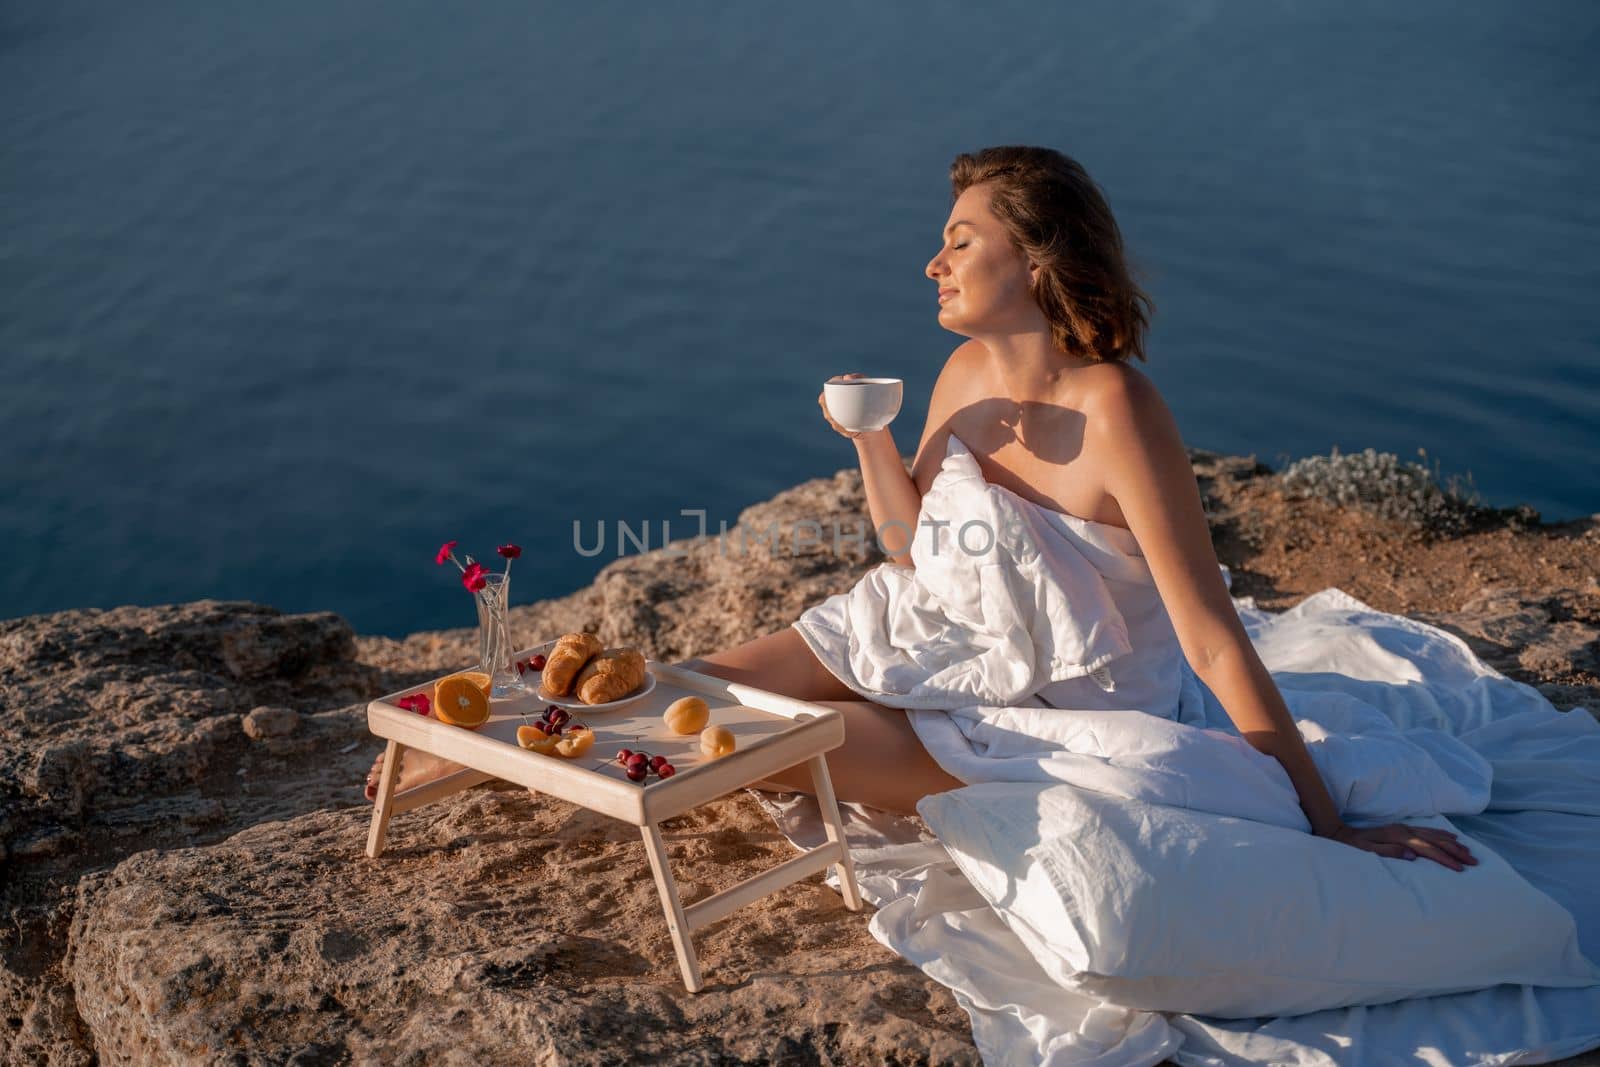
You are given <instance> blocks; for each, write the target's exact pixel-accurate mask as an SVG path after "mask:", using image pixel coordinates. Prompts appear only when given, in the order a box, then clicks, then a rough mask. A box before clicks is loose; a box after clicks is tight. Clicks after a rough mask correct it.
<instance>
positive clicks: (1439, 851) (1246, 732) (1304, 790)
mask: <svg viewBox="0 0 1600 1067" xmlns="http://www.w3.org/2000/svg"><path fill="white" fill-rule="evenodd" d="M1088 414H1089V432H1090V433H1091V434H1094V435H1095V437H1094V444H1095V446H1096V448H1097V451H1098V452H1099V454H1100V455H1102V456H1106V457H1109V458H1108V459H1107V460H1106V465H1105V469H1104V473H1105V483H1106V490H1107V491H1108V492H1109V493H1110V494H1111V495H1112V496H1113V497H1115V498H1116V501H1117V504H1118V506H1119V507H1120V508H1121V509H1122V513H1123V515H1124V516H1125V517H1126V518H1127V520H1128V526H1129V528H1130V529H1131V530H1132V532H1133V534H1134V536H1135V538H1136V539H1137V540H1138V542H1139V547H1140V550H1141V551H1143V553H1144V555H1145V559H1146V560H1147V561H1148V562H1149V564H1150V572H1151V575H1152V577H1153V578H1154V579H1155V583H1156V588H1157V591H1158V592H1159V593H1160V595H1161V601H1162V604H1163V605H1164V606H1165V607H1166V609H1167V613H1168V614H1169V615H1170V616H1171V617H1172V624H1173V628H1174V629H1175V630H1176V632H1177V635H1178V641H1179V643H1180V644H1181V645H1182V647H1183V654H1184V657H1185V658H1186V659H1187V660H1188V661H1189V665H1190V666H1191V667H1193V668H1194V672H1195V674H1196V675H1198V676H1199V678H1200V680H1201V681H1203V682H1204V683H1205V684H1206V686H1207V687H1208V688H1209V689H1210V690H1211V691H1212V693H1214V694H1215V695H1216V697H1217V699H1218V700H1219V701H1221V702H1222V706H1223V709H1224V710H1225V711H1227V713H1228V718H1230V719H1231V720H1233V724H1234V725H1235V726H1237V727H1238V728H1239V733H1240V735H1241V736H1242V737H1243V738H1244V739H1245V740H1246V741H1247V742H1248V743H1249V744H1250V745H1251V747H1253V748H1255V749H1256V750H1257V751H1258V752H1263V753H1266V754H1267V755H1269V756H1272V757H1273V758H1274V759H1276V760H1277V761H1278V762H1279V763H1281V764H1282V765H1283V769H1284V770H1285V771H1287V772H1288V775H1289V780H1290V781H1291V782H1292V783H1293V784H1294V789H1295V792H1296V794H1298V796H1299V801H1300V808H1301V810H1302V811H1304V812H1305V814H1306V818H1307V820H1308V821H1309V822H1310V823H1311V829H1312V832H1313V833H1315V834H1317V835H1319V836H1322V837H1331V838H1335V839H1337V840H1339V841H1343V842H1344V843H1346V844H1350V845H1354V846H1355V847H1358V848H1363V849H1365V850H1367V851H1371V852H1377V853H1379V854H1380V855H1385V856H1391V857H1400V858H1408V859H1414V858H1416V856H1417V855H1419V854H1420V855H1425V856H1427V857H1428V858H1430V859H1433V860H1436V861H1437V862H1439V863H1442V864H1444V865H1445V866H1448V867H1451V868H1453V869H1455V870H1460V869H1461V865H1462V864H1463V863H1469V864H1470V863H1474V862H1476V861H1475V860H1474V859H1473V858H1472V855H1471V853H1470V852H1469V851H1468V850H1467V849H1466V848H1465V847H1464V846H1462V845H1460V844H1459V843H1458V842H1457V841H1456V840H1455V835H1453V834H1450V833H1449V832H1447V831H1443V830H1435V829H1432V828H1428V827H1408V826H1404V825H1401V824H1394V825H1391V826H1387V827H1368V828H1363V829H1359V830H1358V829H1352V828H1351V827H1349V826H1348V825H1346V823H1345V822H1344V820H1343V819H1342V818H1341V817H1340V813H1339V808H1338V806H1337V805H1336V804H1335V803H1334V801H1333V797H1332V796H1330V795H1329V793H1328V788H1327V786H1326V784H1324V782H1323V781H1322V775H1321V773H1320V772H1319V771H1318V770H1317V766H1316V764H1315V763H1313V762H1312V760H1311V754H1310V753H1309V752H1308V751H1307V750H1306V746H1305V741H1304V739H1303V738H1302V737H1301V736H1300V731H1299V730H1298V729H1296V727H1295V724H1294V720H1293V718H1292V716H1291V715H1290V714H1289V709H1288V706H1287V705H1286V704H1285V703H1284V700H1283V695H1282V694H1281V693H1279V692H1278V687H1277V686H1276V685H1275V684H1274V683H1273V680H1272V675H1271V674H1270V673H1269V672H1268V671H1267V668H1266V665H1265V664H1263V663H1262V662H1261V657H1260V656H1259V655H1257V653H1256V650H1255V646H1254V645H1253V644H1251V642H1250V635H1249V634H1248V633H1246V632H1245V629H1244V624H1243V623H1242V622H1241V621H1240V619H1239V613H1238V612H1237V611H1236V610H1234V607H1233V601H1232V599H1231V597H1230V596H1229V594H1228V588H1227V586H1226V585H1225V584H1224V583H1223V581H1222V575H1221V572H1220V570H1219V568H1218V566H1217V556H1216V552H1215V550H1214V549H1213V548H1212V546H1211V531H1210V528H1209V527H1208V526H1207V524H1206V517H1205V510H1204V508H1203V506H1202V505H1201V502H1200V491H1199V487H1198V486H1197V485H1196V483H1195V478H1194V471H1193V468H1191V467H1190V465H1189V457H1188V453H1187V451H1186V450H1185V449H1184V447H1183V441H1182V439H1181V438H1180V436H1179V434H1178V427H1177V423H1176V422H1175V421H1174V420H1173V418H1172V413H1171V412H1170V411H1168V410H1167V406H1166V404H1165V402H1164V401H1162V399H1161V397H1160V395H1159V394H1158V393H1157V392H1156V390H1155V387H1154V385H1152V384H1151V383H1150V382H1149V380H1148V379H1146V378H1144V376H1143V375H1141V374H1139V373H1138V372H1137V371H1134V370H1132V369H1131V368H1128V369H1127V371H1126V372H1125V373H1121V374H1119V375H1118V376H1117V377H1116V378H1115V379H1114V380H1113V381H1112V384H1110V385H1109V386H1108V387H1107V388H1106V389H1105V390H1103V391H1102V392H1101V393H1099V394H1098V395H1097V396H1096V397H1095V401H1094V404H1093V409H1092V410H1091V411H1089V413H1088Z"/></svg>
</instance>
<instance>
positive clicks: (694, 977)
mask: <svg viewBox="0 0 1600 1067" xmlns="http://www.w3.org/2000/svg"><path fill="white" fill-rule="evenodd" d="M639 833H640V834H642V835H643V836H644V851H645V854H646V855H647V856H649V857H650V871H651V873H652V874H654V875H655V876H656V892H658V893H660V894H661V910H662V911H663V912H665V913H666V916H667V930H668V931H669V932H670V933H671V934H672V947H673V948H674V949H676V950H677V953H678V970H679V971H681V972H682V973H683V984H684V987H685V988H686V989H688V990H689V992H691V993H698V992H700V961H699V959H697V958H696V957H695V954H694V941H692V940H691V939H690V935H689V922H688V920H687V919H685V918H684V917H683V902H682V901H680V900H679V899H678V885H677V883H676V882H674V881H673V880H672V868H671V866H669V865H668V863H667V847H666V845H665V844H664V843H663V842H662V840H661V831H660V830H658V829H657V828H656V824H655V823H646V824H645V825H643V826H641V827H639Z"/></svg>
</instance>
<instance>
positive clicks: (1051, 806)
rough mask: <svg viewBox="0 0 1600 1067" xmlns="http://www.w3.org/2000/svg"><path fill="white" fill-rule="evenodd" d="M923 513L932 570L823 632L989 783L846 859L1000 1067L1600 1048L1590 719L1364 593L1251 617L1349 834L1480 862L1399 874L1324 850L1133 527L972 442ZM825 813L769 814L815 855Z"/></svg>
mask: <svg viewBox="0 0 1600 1067" xmlns="http://www.w3.org/2000/svg"><path fill="white" fill-rule="evenodd" d="M918 519H919V527H918V531H917V537H916V540H915V541H914V542H913V544H912V548H911V552H912V557H913V560H914V562H915V564H916V565H915V567H914V568H905V567H897V566H894V565H892V564H884V565H881V566H879V567H877V568H874V569H873V570H872V571H869V572H868V573H867V575H865V576H864V577H863V578H862V579H861V580H860V581H859V582H857V583H856V585H855V586H854V587H853V588H852V589H851V590H849V591H848V592H846V593H841V594H839V595H837V596H834V597H830V598H828V599H827V600H825V601H823V602H822V603H820V604H817V605H815V606H813V607H812V608H810V609H808V610H807V611H806V612H805V613H804V614H802V615H801V617H800V619H799V620H797V621H796V623H795V627H796V629H797V630H798V631H799V632H800V633H801V635H802V636H803V637H804V638H805V640H806V641H807V644H808V646H809V647H810V648H811V649H812V651H813V652H814V653H815V654H816V655H817V656H818V658H819V660H820V661H821V662H822V663H824V664H825V665H826V666H827V667H828V669H829V670H830V671H832V672H833V673H834V674H835V675H836V676H838V677H839V678H840V679H841V680H842V681H844V682H845V683H846V684H847V685H849V686H850V687H851V688H852V689H853V690H855V691H856V692H858V693H860V694H861V695H862V696H864V697H867V698H868V699H872V700H875V701H877V702H879V703H881V704H886V705H888V706H892V707H900V708H905V709H907V714H908V715H909V716H910V719H911V723H912V725H913V726H914V727H915V729H916V731H917V734H918V736H919V737H920V738H921V740H922V742H923V744H924V745H925V746H926V747H927V749H928V751H929V752H930V753H932V755H933V756H934V758H935V759H937V760H938V761H939V763H940V764H941V765H942V766H943V767H944V768H945V769H946V770H947V771H949V772H950V773H951V774H952V775H953V776H955V777H956V778H958V779H960V780H961V781H963V782H966V783H968V785H967V786H966V787H965V788H962V789H957V790H953V791H951V792H949V793H944V794H940V795H938V796H934V797H929V798H926V799H925V800H924V801H923V802H922V804H921V805H920V806H919V811H920V813H921V815H922V817H923V820H922V821H920V822H919V820H916V819H895V818H889V817H886V816H884V815H882V814H881V813H870V812H865V811H862V810H860V809H856V810H854V811H852V812H851V814H850V821H851V826H852V828H853V829H852V832H851V843H852V851H853V853H854V855H855V858H856V863H857V865H858V869H859V871H860V875H861V881H862V885H863V889H864V891H865V892H866V894H867V895H868V896H869V898H871V899H872V900H873V901H874V902H876V903H877V905H878V906H879V911H878V912H877V914H876V915H875V916H874V917H873V919H872V930H873V932H874V934H875V935H876V936H877V937H878V938H879V939H880V940H882V941H883V942H884V944H886V945H888V946H890V947H891V948H893V949H895V950H896V951H897V952H899V953H901V954H902V955H903V956H905V957H906V958H907V959H910V960H912V961H913V962H915V963H916V964H917V965H918V966H920V967H922V968H923V969H924V970H925V971H926V972H927V973H928V974H930V975H931V976H933V977H934V978H936V979H938V980H939V981H940V982H943V983H944V984H946V985H948V986H949V987H950V988H951V989H952V990H953V991H954V992H955V995H956V996H957V998H958V999H959V1000H960V1002H961V1003H962V1004H963V1006H965V1007H966V1009H967V1010H968V1012H969V1013H970V1014H971V1016H972V1024H973V1035H974V1037H975V1039H976V1041H977V1044H978V1047H979V1048H980V1049H981V1050H982V1052H983V1055H984V1058H985V1060H986V1061H987V1062H989V1063H991V1064H1052V1065H1068V1064H1072V1065H1081V1064H1147V1063H1157V1062H1159V1061H1161V1060H1162V1059H1164V1058H1167V1057H1171V1058H1173V1059H1175V1060H1177V1061H1178V1062H1179V1063H1182V1064H1186V1065H1200V1064H1207V1065H1209V1064H1243V1063H1274V1064H1308V1065H1309V1064H1351V1065H1355V1064H1391V1063H1392V1064H1423V1063H1426V1064H1484V1065H1488V1064H1496V1065H1498V1064H1509V1063H1538V1062H1544V1061H1546V1060H1549V1059H1553V1058H1560V1057H1562V1056H1567V1055H1572V1054H1574V1053H1576V1052H1578V1051H1581V1050H1583V1049H1586V1048H1589V1047H1592V1046H1596V1045H1600V971H1597V970H1596V968H1595V966H1594V963H1593V962H1592V961H1595V960H1600V892H1597V891H1596V890H1595V889H1594V888H1593V887H1595V886H1600V722H1596V720H1595V719H1594V718H1593V717H1592V716H1591V715H1590V714H1589V712H1588V711H1586V710H1576V711H1571V712H1566V713H1563V712H1560V711H1558V710H1556V709H1555V708H1553V707H1552V706H1551V705H1550V704H1549V702H1548V701H1546V700H1545V699H1544V697H1543V696H1542V695H1540V694H1539V692H1538V691H1536V690H1534V689H1532V688H1530V687H1528V686H1526V685H1522V684H1519V683H1516V682H1513V681H1510V680H1509V679H1507V678H1505V677H1503V676H1501V675H1499V674H1498V673H1496V672H1495V671H1493V670H1492V669H1490V668H1489V667H1488V666H1487V665H1485V664H1484V663H1482V662H1481V661H1480V660H1479V659H1478V658H1477V657H1475V656H1474V655H1472V653H1471V652H1470V650H1468V649H1467V647H1466V646H1465V645H1464V644H1463V643H1462V642H1461V641H1459V640H1458V639H1456V638H1455V637H1452V636H1451V635H1449V634H1446V633H1444V632H1443V631H1440V630H1437V629H1434V628H1431V627H1428V626H1425V625H1422V624H1420V623H1418V622H1415V621H1413V620H1409V619H1406V618H1403V617H1400V616H1396V615H1389V614H1385V613H1383V612H1379V611H1374V610H1373V609H1371V608H1369V607H1367V606H1366V605H1364V604H1361V603H1359V602H1357V601H1355V600H1354V599H1352V598H1351V597H1349V596H1347V595H1346V594H1344V593H1343V592H1341V591H1340V590H1337V589H1328V590H1324V591H1323V592H1321V593H1318V594H1317V595H1315V596H1312V597H1310V598H1308V599H1307V600H1305V601H1304V602H1302V603H1301V604H1300V605H1298V606H1297V607H1296V608H1294V609H1293V610H1292V611H1288V612H1285V613H1282V614H1278V615H1273V614H1269V613H1266V612H1263V611H1259V610H1257V609H1256V608H1255V606H1254V604H1253V603H1252V602H1250V601H1248V600H1238V601H1235V606H1236V608H1237V609H1238V611H1239V613H1240V617H1241V620H1242V621H1243V623H1244V625H1245V628H1246V630H1247V632H1248V633H1249V635H1250V639H1251V641H1252V643H1253V644H1254V646H1255V648H1256V650H1257V652H1258V653H1259V655H1260V656H1261V659H1262V662H1263V663H1264V664H1265V665H1266V667H1267V668H1268V670H1269V671H1270V672H1271V674H1272V678H1273V680H1274V682H1275V683H1276V685H1277V687H1278V689H1279V691H1280V692H1281V693H1282V695H1283V697H1284V700H1285V702H1286V704H1287V705H1288V707H1289V710H1290V712H1291V714H1292V716H1293V718H1294V720H1295V723H1296V726H1297V727H1298V728H1299V730H1300V732H1301V734H1302V736H1303V737H1304V738H1305V740H1306V742H1307V748H1308V750H1309V751H1310V753H1311V755H1312V758H1313V759H1314V760H1315V762H1316V765H1317V768H1318V770H1319V772H1320V773H1321V775H1322V777H1323V780H1324V781H1325V782H1326V783H1327V785H1328V788H1329V790H1330V791H1331V792H1332V794H1333V796H1334V799H1335V801H1336V802H1337V803H1338V805H1339V809H1340V811H1341V813H1342V815H1343V817H1344V818H1345V819H1346V820H1347V821H1349V822H1351V823H1354V824H1357V825H1361V824H1365V823H1381V822H1393V821H1400V820H1404V821H1410V822H1416V823H1421V824H1427V825H1434V826H1446V827H1450V828H1453V829H1454V830H1455V831H1456V832H1458V833H1459V834H1460V835H1461V838H1462V840H1463V841H1464V842H1466V843H1467V844H1468V847H1469V848H1471V849H1472V850H1473V852H1474V854H1475V855H1477V856H1478V857H1479V858H1480V860H1481V861H1482V862H1480V863H1479V864H1478V865H1477V866H1474V867H1469V868H1467V870H1465V871H1462V872H1455V871H1451V870H1449V869H1447V868H1445V867H1443V866H1440V865H1438V864H1436V863H1433V862H1432V861H1430V860H1426V859H1419V860H1415V861H1405V860H1396V859H1386V858H1383V857H1380V856H1377V855H1376V854H1373V853H1368V852H1364V851H1361V850H1359V849H1355V848H1352V847H1350V846H1348V845H1341V844H1338V843H1337V842H1332V841H1328V840H1325V839H1322V838H1317V837H1314V836H1313V835H1311V834H1310V833H1309V827H1308V825H1307V823H1306V821H1305V817H1304V814H1303V813H1302V812H1301V810H1300V807H1299V803H1298V798H1297V796H1296V793H1295V790H1294V788H1293V786H1292V785H1291V783H1290V781H1289V778H1288V775H1287V773H1286V772H1285V771H1284V770H1283V767H1282V766H1281V765H1280V764H1279V763H1278V762H1277V761H1276V760H1274V759H1272V758H1271V757H1268V756H1264V755H1262V754H1261V753H1259V752H1257V751H1256V750H1255V749H1253V748H1252V747H1251V746H1250V745H1248V744H1247V743H1245V742H1244V741H1243V740H1242V739H1241V738H1240V737H1238V736H1237V731H1236V730H1235V729H1234V727H1233V725H1232V723H1231V721H1230V720H1229V718H1228V716H1227V714H1226V712H1225V711H1224V710H1223V708H1222V707H1221V706H1220V705H1219V704H1218V702H1217V700H1216V698H1215V697H1214V696H1213V695H1212V694H1211V693H1210V692H1209V691H1207V690H1206V689H1205V687H1204V686H1202V685H1201V684H1200V683H1199V681H1198V680H1197V679H1196V677H1195V676H1194V674H1193V672H1192V671H1190V670H1189V669H1188V665H1187V664H1186V663H1185V662H1184V661H1183V656H1182V652H1181V650H1180V648H1179V647H1178V642H1177V638H1176V634H1175V633H1174V632H1173V629H1172V624H1171V621H1170V619H1169V618H1168V617H1167V615H1166V612H1165V609H1164V607H1163V605H1162V603H1161V599H1160V597H1159V595H1158V592H1157V590H1156V588H1155V584H1154V581H1153V579H1152V577H1151V574H1150V570H1149V567H1148V563H1147V561H1146V560H1145V559H1144V558H1143V555H1142V552H1141V551H1140V548H1139V545H1138V543H1137V541H1136V540H1135V539H1134V537H1133V536H1132V534H1131V533H1129V531H1127V530H1124V529H1121V528H1119V527H1113V526H1107V525H1105V524H1102V523H1094V522H1090V521H1087V520H1083V519H1078V518H1075V517H1073V516H1071V515H1067V514H1064V513H1060V512H1054V511H1050V510H1048V509H1046V508H1044V507H1043V506H1042V505H1040V504H1038V503H1036V502H1034V501H1031V500H1028V499H1026V498H1023V497H1020V496H1018V495H1017V494H1015V493H1013V492H1011V491H1010V490H1008V489H1006V488H1004V487H1002V486H998V485H991V484H989V483H988V482H986V480H985V479H984V476H983V472H982V470H981V468H980V466H979V464H978V463H977V461H976V459H975V457H974V456H973V455H972V454H971V452H970V451H969V450H968V449H967V448H966V446H965V445H964V444H963V443H962V442H961V441H960V440H959V439H957V438H956V437H954V436H953V435H952V436H951V438H950V441H949V445H948V448H947V453H946V456H945V459H944V462H943V465H942V466H941V469H940V471H939V474H938V475H937V476H936V477H935V479H934V481H933V483H932V485H931V486H930V488H929V490H928V492H927V493H925V494H924V496H923V498H922V510H921V512H920V514H919V516H918ZM964 529H965V530H966V531H967V533H968V534H970V535H973V536H969V537H967V538H966V540H965V541H964V542H963V541H962V540H961V533H962V531H963V530H964ZM988 533H992V534H993V535H994V536H993V537H992V541H991V542H990V543H988V544H985V541H986V540H988V538H986V537H985V536H984V535H985V534H988ZM963 544H965V545H967V546H978V547H980V548H981V550H980V551H968V550H964V549H963V548H962V545H963ZM808 803H809V802H807V801H802V800H799V799H795V798H791V799H790V800H789V801H788V802H786V803H785V804H783V805H775V806H774V807H773V809H772V810H773V811H774V814H775V815H776V816H777V817H778V819H779V823H780V826H782V827H783V828H784V829H785V832H787V833H789V834H790V835H791V836H792V837H794V838H796V839H797V840H800V841H805V840H817V839H820V830H819V829H818V828H817V827H816V825H815V822H814V818H808V816H807V812H808V811H810V812H812V813H813V814H814V809H809V808H808V806H807V805H808ZM929 830H931V831H932V834H929V833H928V832H927V831H929ZM935 835H936V836H935Z"/></svg>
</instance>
